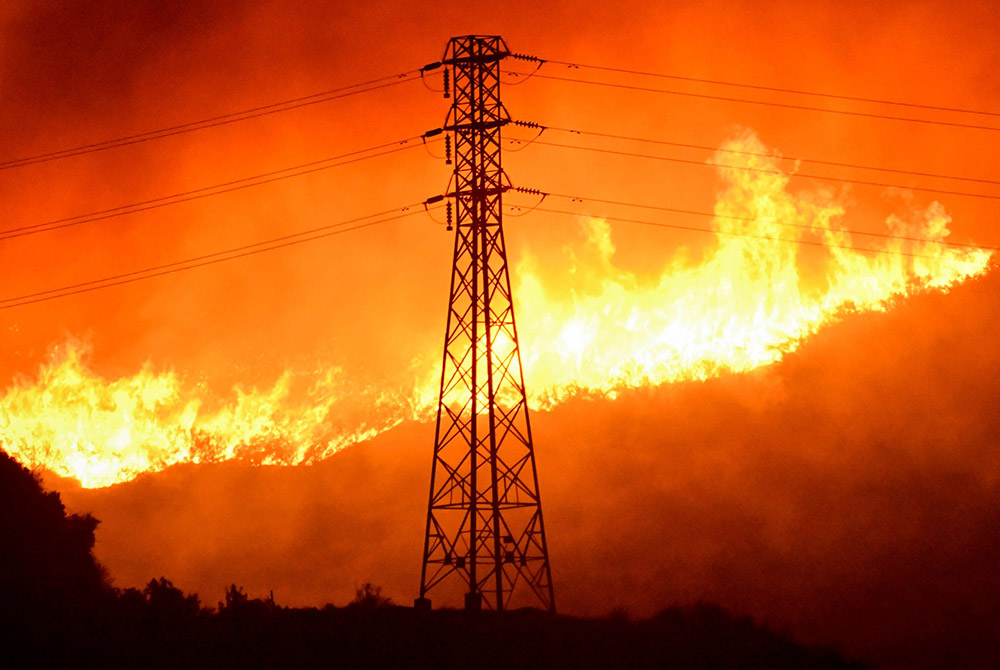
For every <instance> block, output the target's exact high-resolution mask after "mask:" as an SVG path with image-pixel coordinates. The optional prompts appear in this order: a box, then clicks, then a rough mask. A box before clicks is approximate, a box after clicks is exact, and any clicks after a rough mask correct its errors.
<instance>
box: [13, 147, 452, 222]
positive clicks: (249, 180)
mask: <svg viewBox="0 0 1000 670" xmlns="http://www.w3.org/2000/svg"><path fill="white" fill-rule="evenodd" d="M425 139H426V134H425V135H417V136H414V137H408V138H406V139H403V140H398V141H396V142H387V143H385V144H380V145H377V146H374V147H369V148H367V149H358V150H357V151H351V152H348V153H345V154H341V155H339V156H331V157H329V158H323V159H320V160H316V161H311V162H309V163H303V164H301V165H295V166H292V167H287V168H282V169H280V170H273V171H271V172H265V173H263V174H258V175H253V176H250V177H244V178H242V179H236V180H233V181H228V182H223V183H221V184H214V185H212V186H205V187H202V188H198V189H193V190H190V191H182V192H180V193H174V194H171V195H165V196H161V197H159V198H153V199H151V200H144V201H141V202H137V203H132V204H128V205H120V206H118V207H112V208H110V209H104V210H99V211H96V212H90V213H88V214H79V215H77V216H71V217H66V218H62V219H56V220H54V221H47V222H45V223H36V224H33V225H30V226H22V227H20V228H8V229H6V230H0V240H7V239H12V238H16V237H24V236H26V235H36V234H38V233H46V232H49V231H53V230H61V229H63V228H69V227H72V226H79V225H82V224H86V223H94V222H96V221H104V220H106V219H112V218H115V217H119V216H126V215H128V214H137V213H139V212H146V211H149V210H153V209H159V208H161V207H167V206H169V205H177V204H180V203H183V202H190V201H192V200H200V199H202V198H208V197H212V196H216V195H221V194H223V193H231V192H232V191H239V190H242V189H245V188H251V187H253V186H262V185H264V184H270V183H273V182H277V181H283V180H285V179H292V178H293V177H301V176H303V175H307V174H312V173H315V172H320V171H323V170H329V169H331V168H335V167H341V166H343V165H350V164H352V163H359V162H361V161H365V160H368V159H370V158H378V157H380V156H387V155H389V154H394V153H397V152H400V151H404V150H406V149H413V148H416V147H418V146H421V145H420V144H415V141H416V140H425ZM430 141H432V142H433V141H437V140H434V139H432V140H430ZM388 147H393V148H388ZM380 149H385V150H384V151H379V150H380ZM373 151H378V153H371V152H373ZM359 154H367V155H359ZM352 156H354V158H351V157H352ZM342 159H347V160H342ZM334 161H339V162H334Z"/></svg>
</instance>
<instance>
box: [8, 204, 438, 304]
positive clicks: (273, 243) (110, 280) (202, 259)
mask: <svg viewBox="0 0 1000 670" xmlns="http://www.w3.org/2000/svg"><path fill="white" fill-rule="evenodd" d="M421 204H423V203H419V202H418V203H412V204H410V205H406V206H405V207H397V208H394V209H390V210H386V211H383V212H379V213H377V214H370V215H368V216H362V217H358V218H356V219H351V220H349V221H341V222H339V223H334V224H330V225H328V226H320V227H318V228H312V229H310V230H304V231H301V232H298V233H291V234H289V235H282V236H281V237H275V238H271V239H269V240H263V241H260V242H254V243H252V244H245V245H243V246H239V247H234V248H232V249H225V250H222V251H216V252H213V253H210V254H204V255H202V256H196V257H194V258H187V259H184V260H180V261H174V262H172V263H166V264H163V265H157V266H153V267H148V268H143V269H141V270H134V271H132V272H126V273H122V274H117V275H112V276H109V277H103V278H101V279H93V280H89V281H84V282H79V283H76V284H70V285H67V286H61V287H58V288H53V289H48V290H45V291H37V292H35V293H28V294H25V295H20V296H15V297H13V298H4V299H0V310H4V309H11V308H14V307H22V306H24V305H31V304H35V303H39V302H46V301H49V300H56V299H58V298H64V297H67V296H71V295H78V294H81V293H89V292H91V291H97V290H100V289H105V288H111V287H113V286H121V285H123V284H131V283H133V282H137V281H143V280H145V279H152V278H154V277H162V276H164V275H170V274H175V273H178V272H184V271H187V270H193V269H195V268H200V267H205V266H207V265H215V264H216V263H222V262H225V261H231V260H236V259H238V258H245V257H247V256H253V255H256V254H261V253H265V252H268V251H275V250H276V249H283V248H285V247H290V246H294V245H297V244H303V243H305V242H312V241H314V240H319V239H323V238H326V237H332V236H334V235H340V234H343V233H348V232H351V231H354V230H360V229H362V228H369V227H372V226H376V225H379V224H382V223H388V222H390V221H396V220H399V219H403V218H406V217H409V216H414V215H416V214H423V213H424V210H423V209H419V210H415V209H414V208H415V207H418V206H420V205H421ZM439 208H440V207H430V208H429V209H430V210H434V209H439ZM393 212H399V213H398V214H396V215H394V216H385V215H387V214H390V213H393ZM374 217H384V218H380V219H376V220H374V221H368V222H367V223H359V222H361V221H365V220H366V219H371V218H374ZM350 224H358V225H354V226H351V227H349V228H344V226H348V225H350Z"/></svg>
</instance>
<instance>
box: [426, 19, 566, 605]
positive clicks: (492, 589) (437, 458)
mask: <svg viewBox="0 0 1000 670" xmlns="http://www.w3.org/2000/svg"><path fill="white" fill-rule="evenodd" d="M508 55H509V52H508V50H507V45H506V44H504V42H503V40H502V39H501V38H499V37H491V36H472V35H470V36H466V37H455V38H452V39H451V40H450V41H449V42H448V47H447V49H446V51H445V57H444V59H443V61H442V65H444V67H445V77H446V79H445V81H446V82H447V77H448V76H449V75H450V76H451V81H452V88H453V90H454V97H453V100H452V105H451V110H450V112H449V114H448V118H447V121H446V123H445V127H444V131H445V132H446V133H450V135H451V138H454V147H455V165H454V178H453V179H454V181H453V185H454V190H453V191H452V192H451V193H448V197H451V198H454V203H455V252H454V263H453V266H452V274H451V293H450V298H449V304H448V321H447V327H446V331H445V343H444V363H443V366H442V370H441V389H440V396H439V401H438V413H437V429H436V432H435V437H434V458H433V466H432V468H431V486H430V500H429V503H428V507H427V528H426V534H425V539H424V557H423V567H422V570H421V577H420V598H419V599H417V601H416V604H417V606H421V607H429V606H430V601H429V600H428V598H427V595H428V592H429V591H431V590H432V589H434V588H435V587H437V586H438V585H441V584H442V583H448V582H450V583H452V588H456V587H457V586H458V585H461V586H462V587H463V588H464V589H466V593H465V607H466V609H468V610H479V609H481V608H482V607H483V606H485V607H487V608H491V609H495V610H504V609H508V608H510V607H511V606H512V603H513V604H515V605H534V606H539V605H541V606H542V607H543V608H545V609H547V610H551V611H554V610H555V600H554V598H553V592H552V579H551V574H550V570H549V554H548V547H547V546H546V543H545V527H544V525H543V523H542V505H541V499H540V498H539V495H538V476H537V473H536V470H535V454H534V448H533V445H532V440H531V424H530V423H529V420H528V403H527V399H526V397H525V392H524V374H523V372H522V369H521V352H520V349H519V347H518V341H517V327H516V325H515V322H514V306H513V304H512V302H511V290H510V277H509V275H508V269H507V252H506V248H505V246H504V236H503V225H502V219H503V217H502V194H503V192H504V191H505V190H507V188H508V182H507V179H506V175H504V172H503V169H502V167H501V162H500V153H501V152H500V130H501V128H502V127H503V126H504V124H506V123H507V122H508V121H509V117H508V115H507V112H506V110H505V109H504V107H503V105H502V104H501V102H500V61H501V60H503V58H505V57H506V56H508ZM445 95H446V96H447V95H448V90H447V83H446V90H445ZM449 222H450V221H449ZM456 583H458V584H456ZM444 588H445V587H442V589H441V590H444Z"/></svg>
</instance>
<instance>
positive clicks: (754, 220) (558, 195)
mask: <svg viewBox="0 0 1000 670" xmlns="http://www.w3.org/2000/svg"><path fill="white" fill-rule="evenodd" d="M514 190H515V191H518V192H521V193H527V194H529V195H532V194H533V195H541V196H542V199H543V200H544V199H545V198H561V199H564V200H569V201H570V202H579V203H583V202H593V203H598V204H602V205H617V206H621V207H635V208H638V209H649V210H655V211H658V212H670V213H672V214H688V215H691V216H704V217H709V218H713V219H727V220H730V221H745V222H747V223H760V222H762V221H766V222H767V223H774V224H776V225H779V226H785V227H790V228H801V229H804V230H814V228H813V226H810V225H808V224H803V223H790V222H786V221H778V220H777V219H773V218H765V217H752V216H730V215H725V214H716V213H714V212H702V211H698V210H692V209H679V208H676V207H665V206H661V205H644V204H640V203H635V202H624V201H621V200H605V199H601V198H592V197H589V196H582V195H569V194H566V193H547V192H545V191H538V190H536V189H523V188H515V189H514ZM539 204H541V202H539ZM537 208H538V205H535V206H534V207H533V208H532V211H534V210H536V209H537ZM526 213H527V212H526ZM601 218H604V217H601ZM699 230H700V229H699ZM835 232H841V233H850V234H852V235H864V236H867V237H878V238H882V239H887V240H900V241H904V242H917V243H920V244H940V245H944V246H949V247H961V248H965V249H971V250H973V251H1000V246H989V245H983V244H966V243H963V242H949V241H945V240H932V239H929V238H926V237H909V236H906V235H892V234H891V233H875V232H869V231H865V230H855V229H853V228H838V229H837V230H836V231H835Z"/></svg>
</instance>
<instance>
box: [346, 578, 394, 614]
mask: <svg viewBox="0 0 1000 670" xmlns="http://www.w3.org/2000/svg"><path fill="white" fill-rule="evenodd" d="M392 604H393V603H392V598H388V597H386V596H383V595H382V587H381V586H374V585H373V584H372V583H371V582H365V583H364V584H362V585H361V586H359V587H357V588H356V589H355V590H354V600H352V601H351V602H350V603H348V605H347V606H348V607H355V608H359V609H377V608H379V607H389V606H390V605H392Z"/></svg>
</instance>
